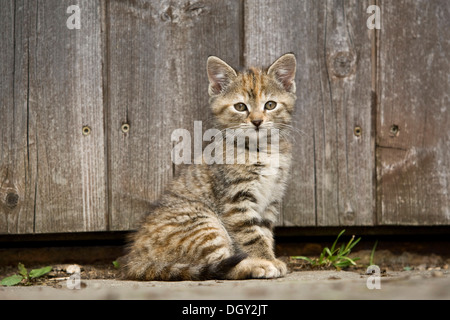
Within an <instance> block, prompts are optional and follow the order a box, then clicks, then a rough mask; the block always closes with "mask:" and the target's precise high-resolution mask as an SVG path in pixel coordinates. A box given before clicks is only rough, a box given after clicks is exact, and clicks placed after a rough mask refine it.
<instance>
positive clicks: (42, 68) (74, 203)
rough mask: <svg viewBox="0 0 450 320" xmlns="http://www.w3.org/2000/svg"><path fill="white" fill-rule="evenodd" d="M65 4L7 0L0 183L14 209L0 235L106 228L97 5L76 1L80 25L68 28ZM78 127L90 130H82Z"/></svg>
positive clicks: (68, 4) (60, 2)
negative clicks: (9, 89) (10, 49)
mask: <svg viewBox="0 0 450 320" xmlns="http://www.w3.org/2000/svg"><path fill="white" fill-rule="evenodd" d="M72 4H73V3H72V2H71V1H59V0H53V1H45V2H37V1H23V2H22V1H17V2H15V19H16V21H15V24H14V25H15V30H14V59H15V65H14V68H15V71H14V103H13V105H14V111H13V112H11V111H9V112H7V114H8V116H7V117H11V115H12V122H10V121H8V125H9V126H12V129H10V130H9V131H7V135H9V136H8V137H5V138H6V140H7V139H11V143H10V144H9V149H8V150H7V152H8V157H9V159H10V160H9V164H10V165H11V168H8V169H7V173H6V177H7V178H6V181H9V182H10V183H12V185H13V186H15V187H17V188H18V190H19V198H18V201H19V203H18V208H19V207H20V208H22V209H20V210H19V209H18V210H17V213H16V214H17V216H16V219H15V223H16V224H17V225H16V226H15V227H14V226H13V227H12V228H10V227H8V230H7V232H8V233H23V232H26V233H30V232H35V233H48V232H76V231H98V230H105V229H106V228H107V223H106V222H107V220H106V219H105V212H106V207H105V164H104V161H105V159H104V133H103V122H104V121H103V102H102V85H101V80H102V78H101V65H102V61H101V41H100V31H101V30H100V9H99V4H98V2H92V1H78V6H79V7H80V9H81V29H80V30H76V29H74V30H69V29H68V28H67V25H66V21H67V19H68V17H69V15H70V14H67V8H68V7H69V6H70V5H72ZM2 51H3V50H2ZM9 120H11V119H9ZM14 122H16V123H14ZM8 125H7V127H8ZM83 126H89V127H90V129H91V131H90V135H87V136H84V135H83V134H82V128H83ZM11 159H12V160H11ZM2 162H3V159H2ZM3 171H4V170H3ZM11 174H12V175H13V176H12V177H13V179H11V178H10V177H11ZM20 174H22V175H20ZM3 176H4V174H3ZM14 180H15V181H14ZM4 181H5V179H4V178H3V184H4V183H5V182H4ZM12 181H14V182H12ZM17 181H19V182H17ZM22 220H26V221H27V224H26V228H24V227H22V226H20V223H21V221H22ZM31 221H32V227H30V226H29V225H30V223H31Z"/></svg>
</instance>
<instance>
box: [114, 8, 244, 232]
mask: <svg viewBox="0 0 450 320" xmlns="http://www.w3.org/2000/svg"><path fill="white" fill-rule="evenodd" d="M240 12H241V5H240V1H238V0H236V1H212V0H205V1H184V0H183V1H182V0H177V1H161V2H156V1H111V2H109V5H108V7H107V16H108V20H107V28H108V69H109V74H108V87H109V91H108V106H109V115H108V122H107V123H108V157H109V190H110V194H109V196H110V228H111V230H128V229H134V228H136V227H137V225H138V222H139V220H140V218H141V217H142V216H143V215H144V214H145V213H146V212H147V211H148V205H149V203H150V202H153V201H155V200H157V199H158V198H159V195H160V193H161V192H162V190H163V188H164V186H165V185H166V183H167V182H168V181H169V180H170V178H171V177H172V174H173V172H174V170H175V168H174V167H173V165H172V162H171V158H170V152H171V149H172V143H171V134H172V131H173V130H174V129H177V128H185V129H188V130H192V128H193V124H194V120H203V121H204V124H203V129H205V128H206V127H207V125H208V123H206V122H208V121H207V120H208V118H209V117H210V116H209V114H210V113H209V110H208V93H207V92H208V91H207V88H208V80H207V76H206V59H207V57H208V56H209V55H217V56H219V57H221V58H223V59H225V60H226V61H227V62H229V63H230V64H231V65H233V66H236V67H239V62H240V61H239V58H240V47H239V46H240V43H241V42H240V27H241V15H240ZM123 124H129V126H130V127H129V131H128V132H126V133H124V132H123V131H122V130H121V126H122V125H123ZM191 132H192V131H191ZM192 137H193V135H192Z"/></svg>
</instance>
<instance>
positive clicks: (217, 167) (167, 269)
mask: <svg viewBox="0 0 450 320" xmlns="http://www.w3.org/2000/svg"><path fill="white" fill-rule="evenodd" d="M294 76H295V57H294V56H293V55H292V54H286V55H284V56H282V57H281V58H279V59H278V60H277V61H275V63H274V64H273V65H272V66H271V67H270V68H269V69H267V70H260V69H256V68H251V69H249V70H247V71H244V72H242V73H238V72H236V71H235V70H234V69H232V68H231V67H230V66H228V65H227V64H226V63H225V62H223V61H222V60H220V59H219V58H216V57H210V58H209V59H208V77H209V81H210V87H209V93H210V96H211V101H210V104H211V109H212V112H213V114H214V115H215V119H216V125H217V128H219V129H221V130H224V129H227V128H246V129H253V130H254V129H256V125H254V123H253V122H252V121H261V123H260V126H259V128H262V129H271V128H276V129H279V130H280V138H281V139H280V145H279V154H277V155H278V156H279V167H277V168H276V171H275V174H267V171H264V170H265V169H267V168H268V167H270V166H271V163H270V161H271V160H270V159H267V158H264V159H263V160H261V158H258V159H259V162H257V163H254V162H252V163H251V162H249V161H246V162H245V163H243V164H212V165H206V164H202V165H189V166H186V167H185V168H184V169H183V170H182V171H181V173H180V174H179V175H178V176H177V177H175V178H174V180H173V181H172V182H171V183H170V184H169V186H168V188H167V189H166V191H165V193H164V194H163V195H162V197H161V199H160V201H159V203H158V205H157V206H156V207H155V209H154V210H153V211H152V212H151V213H150V214H149V215H147V216H146V218H145V220H144V221H143V223H142V226H141V227H140V229H139V230H138V231H137V232H136V233H135V234H134V235H133V236H132V239H131V242H130V246H129V248H128V253H127V255H126V256H125V257H123V259H122V264H123V265H124V269H123V272H124V276H125V277H126V278H128V279H136V280H205V279H247V278H274V277H280V276H283V275H284V274H286V265H285V264H284V263H283V262H281V261H280V260H278V259H276V258H275V255H274V241H273V234H272V227H273V225H274V223H275V222H276V219H277V215H278V206H279V203H280V201H281V199H282V197H283V194H284V189H285V185H286V181H287V179H288V173H289V166H290V162H291V152H290V150H291V143H290V142H289V139H286V137H287V135H288V134H289V129H290V122H291V115H292V112H293V109H294V103H295V83H294ZM269 100H270V101H274V102H276V103H277V107H276V108H275V109H273V110H270V111H269V110H267V109H264V106H265V103H266V102H267V101H269ZM237 103H244V104H245V105H246V106H247V108H248V109H247V111H246V112H238V111H237V110H236V109H235V107H234V105H235V104H237ZM233 139H234V137H233ZM226 142H227V141H226V139H225V141H224V142H223V143H224V145H225V144H226ZM243 152H244V153H246V154H247V156H248V155H249V154H251V153H252V152H253V153H255V152H256V154H255V156H260V155H261V151H260V150H259V149H258V150H256V151H255V150H251V149H248V146H247V145H245V147H244V150H243ZM269 153H270V152H269Z"/></svg>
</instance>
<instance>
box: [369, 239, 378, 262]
mask: <svg viewBox="0 0 450 320" xmlns="http://www.w3.org/2000/svg"><path fill="white" fill-rule="evenodd" d="M377 245H378V240H377V241H375V244H374V245H373V248H372V252H371V253H370V260H369V266H373V265H374V264H375V262H374V256H375V249H376V248H377Z"/></svg>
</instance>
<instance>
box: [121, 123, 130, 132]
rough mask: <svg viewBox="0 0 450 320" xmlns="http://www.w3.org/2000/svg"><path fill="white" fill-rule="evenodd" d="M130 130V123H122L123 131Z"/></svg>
mask: <svg viewBox="0 0 450 320" xmlns="http://www.w3.org/2000/svg"><path fill="white" fill-rule="evenodd" d="M128 131H130V125H129V124H128V123H124V124H123V125H122V132H123V133H127V132H128Z"/></svg>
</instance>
